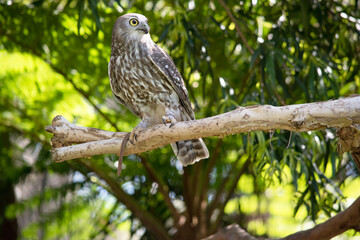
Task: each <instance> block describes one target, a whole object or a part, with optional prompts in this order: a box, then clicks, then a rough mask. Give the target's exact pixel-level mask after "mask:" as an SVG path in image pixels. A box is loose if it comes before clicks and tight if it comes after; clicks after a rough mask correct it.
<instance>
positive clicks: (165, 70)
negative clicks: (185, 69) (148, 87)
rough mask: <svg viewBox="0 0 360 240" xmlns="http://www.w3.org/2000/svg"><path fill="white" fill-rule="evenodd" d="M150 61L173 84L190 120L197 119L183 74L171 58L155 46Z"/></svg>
mask: <svg viewBox="0 0 360 240" xmlns="http://www.w3.org/2000/svg"><path fill="white" fill-rule="evenodd" d="M150 60H151V62H152V63H153V64H154V66H155V67H156V68H157V69H158V70H159V72H161V73H162V74H163V75H164V76H165V78H166V79H167V80H168V81H169V82H170V83H171V86H172V87H173V88H174V90H175V92H176V93H177V95H178V96H179V99H180V101H181V104H182V106H183V107H184V109H185V111H186V112H187V114H188V115H189V116H190V118H191V119H195V114H194V111H193V109H192V108H191V103H190V100H189V94H188V92H187V90H186V87H185V84H184V80H183V79H182V77H181V74H180V73H179V70H178V69H177V68H176V66H175V64H174V62H173V60H172V59H171V57H170V56H169V55H168V54H167V53H166V52H165V51H164V50H163V49H162V48H160V47H159V46H158V45H156V44H155V45H154V48H153V49H152V53H151V55H150Z"/></svg>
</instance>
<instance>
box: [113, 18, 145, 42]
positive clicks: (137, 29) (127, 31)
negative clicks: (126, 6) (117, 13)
mask: <svg viewBox="0 0 360 240" xmlns="http://www.w3.org/2000/svg"><path fill="white" fill-rule="evenodd" d="M149 32H150V27H149V25H148V20H147V18H146V17H145V16H143V15H141V14H137V13H128V14H125V15H122V16H121V17H119V18H118V19H117V20H116V22H115V24H114V28H113V35H114V34H115V35H116V36H117V37H119V38H122V37H124V36H127V37H130V38H142V37H143V36H144V35H147V34H149Z"/></svg>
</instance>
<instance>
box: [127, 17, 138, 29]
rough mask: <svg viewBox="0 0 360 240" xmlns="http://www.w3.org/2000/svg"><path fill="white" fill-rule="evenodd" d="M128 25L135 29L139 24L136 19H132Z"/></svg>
mask: <svg viewBox="0 0 360 240" xmlns="http://www.w3.org/2000/svg"><path fill="white" fill-rule="evenodd" d="M129 23H130V25H131V26H133V27H136V26H137V25H138V24H139V21H138V20H137V19H136V18H132V19H130V21H129Z"/></svg>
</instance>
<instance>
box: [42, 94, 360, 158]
mask: <svg viewBox="0 0 360 240" xmlns="http://www.w3.org/2000/svg"><path fill="white" fill-rule="evenodd" d="M355 124H360V96H354V97H348V98H343V99H339V100H331V101H326V102H316V103H309V104H297V105H288V106H283V107H274V106H270V105H258V106H249V107H238V108H237V109H236V110H234V111H231V112H227V113H224V114H220V115H216V116H213V117H209V118H205V119H200V120H194V121H187V122H178V123H176V124H175V125H174V126H173V127H171V128H169V127H167V126H164V125H161V124H160V125H156V126H154V127H152V128H149V129H146V130H144V131H143V132H142V133H141V134H140V135H139V137H138V141H137V142H136V144H135V145H133V144H130V143H127V145H126V149H125V152H124V155H130V154H136V153H141V152H145V151H149V150H153V149H156V148H159V147H162V146H165V145H168V144H170V143H172V142H176V141H180V140H187V139H194V138H201V137H211V136H218V137H225V136H227V135H230V134H236V133H242V132H250V131H272V130H274V129H285V130H289V131H295V132H303V131H312V130H317V129H324V128H330V127H333V128H344V127H349V126H354V125H355ZM46 130H47V131H48V132H51V133H53V134H54V135H55V136H54V138H53V139H52V143H53V147H54V148H53V150H52V158H53V160H54V161H57V162H61V161H66V160H70V159H75V158H80V157H89V156H93V155H99V154H107V153H115V154H118V153H119V150H120V146H121V143H122V139H123V138H124V136H125V135H126V133H116V132H108V131H104V130H100V129H95V128H85V127H79V126H77V125H75V124H71V123H69V122H68V121H67V120H66V119H64V118H63V117H61V116H57V117H55V118H54V120H53V123H52V125H51V126H47V127H46ZM74 143H81V144H77V145H71V144H74ZM69 145H71V146H69Z"/></svg>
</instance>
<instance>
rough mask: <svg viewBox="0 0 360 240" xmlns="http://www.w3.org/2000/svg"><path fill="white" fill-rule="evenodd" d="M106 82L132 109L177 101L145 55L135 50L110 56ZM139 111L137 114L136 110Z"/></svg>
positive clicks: (145, 108) (147, 109)
mask: <svg viewBox="0 0 360 240" xmlns="http://www.w3.org/2000/svg"><path fill="white" fill-rule="evenodd" d="M110 65H111V66H109V68H112V71H111V70H110V69H109V74H110V82H111V87H112V90H113V93H114V95H116V96H117V97H118V98H119V99H120V102H123V104H124V105H125V106H126V105H128V106H129V105H131V106H132V108H133V109H134V111H136V112H144V111H145V112H148V111H151V109H149V107H150V108H152V107H151V106H154V107H155V106H159V105H160V106H164V107H168V106H167V105H169V104H170V103H174V102H178V101H179V99H178V96H177V94H176V93H175V91H174V90H173V88H172V86H171V85H170V83H169V82H168V81H167V79H165V76H163V74H161V72H160V71H159V69H158V68H157V67H156V66H154V65H153V63H152V62H151V60H150V59H149V58H146V57H143V56H141V55H140V54H139V53H138V52H136V51H133V52H131V53H127V54H126V53H124V54H121V55H119V56H116V57H111V60H110ZM137 115H139V114H137Z"/></svg>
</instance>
